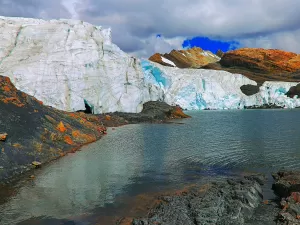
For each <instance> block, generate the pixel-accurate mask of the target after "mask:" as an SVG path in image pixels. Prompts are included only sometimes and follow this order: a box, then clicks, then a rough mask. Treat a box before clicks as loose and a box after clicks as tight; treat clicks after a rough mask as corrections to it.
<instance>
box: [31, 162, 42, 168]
mask: <svg viewBox="0 0 300 225" xmlns="http://www.w3.org/2000/svg"><path fill="white" fill-rule="evenodd" d="M31 164H32V165H33V166H35V168H39V167H41V165H42V163H41V162H38V161H33V162H32V163H31Z"/></svg>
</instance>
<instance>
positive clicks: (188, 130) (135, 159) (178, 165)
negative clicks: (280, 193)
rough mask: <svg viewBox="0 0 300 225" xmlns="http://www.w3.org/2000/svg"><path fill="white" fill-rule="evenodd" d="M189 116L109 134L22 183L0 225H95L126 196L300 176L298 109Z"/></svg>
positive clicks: (1, 208)
mask: <svg viewBox="0 0 300 225" xmlns="http://www.w3.org/2000/svg"><path fill="white" fill-rule="evenodd" d="M189 114H190V115H191V116H192V118H191V119H185V120H176V121H175V122H180V123H182V124H138V125H128V126H124V127H119V128H116V129H115V130H111V129H110V130H109V134H108V135H107V136H105V137H104V138H103V139H101V140H100V141H98V142H96V143H93V144H91V145H89V146H86V147H83V148H82V151H80V152H77V153H76V154H70V155H68V156H66V157H64V158H62V159H60V160H58V161H56V162H53V163H51V164H50V165H48V166H46V167H44V168H43V169H41V170H37V171H35V172H34V173H35V176H36V178H35V179H34V180H32V181H23V182H22V185H21V187H20V188H17V189H16V190H15V194H13V195H12V196H10V197H9V199H8V201H7V202H6V203H4V204H2V205H0V224H2V225H6V224H8V225H13V224H18V223H19V224H33V222H28V221H30V220H29V219H32V218H36V219H35V221H39V220H40V219H41V218H44V219H45V218H48V219H49V220H43V221H44V222H43V224H46V222H45V221H48V222H49V221H52V220H51V218H55V219H67V220H66V221H67V222H66V223H65V224H69V223H68V221H69V220H72V221H75V222H74V223H70V224H82V225H83V224H84V225H89V224H92V222H91V221H89V219H87V218H89V215H97V214H98V215H100V214H109V213H110V214H114V210H111V209H110V208H111V207H112V209H114V207H115V204H117V202H118V201H116V199H118V198H120V197H122V196H127V197H128V196H129V197H130V196H135V195H137V194H140V193H145V192H156V191H161V190H165V189H170V188H180V187H181V186H184V185H187V184H190V183H195V182H202V183H205V182H208V181H209V180H216V179H222V178H224V177H228V176H235V175H237V174H240V173H243V172H251V171H254V172H257V171H258V172H263V173H266V174H267V175H268V176H269V177H270V174H271V173H272V172H273V171H276V170H278V169H280V168H282V167H286V168H294V169H300V151H299V150H300V138H299V137H300V119H299V117H300V111H299V110H239V111H200V112H189ZM269 182H270V183H271V182H272V180H270V181H269ZM268 188H269V186H268ZM270 192H271V191H270ZM266 194H267V195H268V194H270V193H266ZM82 215H86V217H82ZM26 221H27V222H26ZM21 222H22V223H21ZM36 224H40V223H36ZM48 224H51V223H50V222H49V223H48ZM52 224H55V223H52Z"/></svg>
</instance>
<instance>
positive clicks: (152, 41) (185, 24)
mask: <svg viewBox="0 0 300 225" xmlns="http://www.w3.org/2000/svg"><path fill="white" fill-rule="evenodd" d="M66 1H77V4H76V7H75V10H76V13H77V15H76V17H77V18H80V19H82V20H85V21H87V22H90V23H93V24H96V25H102V26H110V27H112V32H113V33H112V37H113V41H114V42H115V43H116V44H117V45H119V46H120V48H121V49H123V50H124V51H127V52H132V53H134V54H138V55H140V56H149V55H151V54H152V53H154V52H155V51H158V52H164V51H170V50H171V49H172V48H180V47H181V42H180V41H182V40H184V39H185V38H191V37H194V36H206V37H210V38H212V39H218V40H237V41H239V42H240V43H241V45H242V46H249V47H266V46H268V47H269V48H281V49H284V50H291V49H292V50H293V51H296V52H300V46H299V45H298V44H297V43H298V41H297V40H298V37H299V36H298V35H300V32H299V30H300V14H299V13H298V9H299V8H300V1H295V0H284V1H283V0H264V1H262V0H252V1H249V0H189V1H187V0H164V1H161V0H151V1H150V0H51V1H50V0H0V14H1V15H5V16H26V17H43V18H58V17H64V18H70V17H71V15H70V12H71V14H73V13H72V11H74V8H73V9H72V10H70V8H68V9H69V10H67V9H66V8H65V7H64V6H66V4H62V3H63V2H66ZM73 17H74V16H73ZM156 34H162V35H163V37H164V38H161V39H156V38H155V35H156ZM291 43H293V44H291Z"/></svg>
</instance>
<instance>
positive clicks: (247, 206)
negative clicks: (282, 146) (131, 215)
mask: <svg viewBox="0 0 300 225" xmlns="http://www.w3.org/2000/svg"><path fill="white" fill-rule="evenodd" d="M263 182H264V178H263V177H262V176H249V177H244V178H242V179H230V180H227V181H225V182H218V183H211V184H208V185H205V186H193V187H191V188H188V189H187V190H183V191H180V192H178V193H176V194H174V195H170V196H161V197H159V198H158V200H157V204H156V205H155V206H154V207H153V208H151V209H150V210H149V212H148V215H147V216H146V217H145V218H138V219H133V221H132V225H150V224H151V225H152V224H165V225H171V224H176V225H195V224H245V223H246V222H247V221H248V220H249V219H251V218H252V216H253V213H254V211H255V208H256V207H258V205H259V204H260V203H261V202H262V200H263V196H262V189H261V185H262V184H263Z"/></svg>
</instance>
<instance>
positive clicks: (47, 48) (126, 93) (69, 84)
mask: <svg viewBox="0 0 300 225" xmlns="http://www.w3.org/2000/svg"><path fill="white" fill-rule="evenodd" d="M0 33H1V39H0V75H3V76H8V77H10V78H11V80H12V82H13V83H14V84H15V85H16V87H17V88H18V89H20V90H21V91H24V92H26V93H28V94H30V95H33V96H35V97H36V98H38V99H40V100H42V101H43V102H44V104H46V105H50V106H53V107H55V108H58V109H61V110H65V111H77V110H84V109H85V103H86V102H87V103H88V104H90V105H91V106H92V107H93V110H94V112H95V113H105V112H114V111H123V112H140V111H141V110H142V105H143V103H145V102H148V101H150V100H158V99H160V98H161V97H162V94H163V93H162V91H161V90H160V89H158V88H157V87H155V86H151V85H150V86H149V84H147V83H145V82H144V80H143V72H142V69H141V67H140V64H139V61H138V60H137V59H136V58H133V57H130V56H129V55H127V54H126V53H124V52H123V51H121V50H120V49H119V47H117V46H116V45H114V44H113V43H112V41H111V30H110V29H103V28H102V27H98V26H93V25H91V24H89V23H85V22H82V21H77V20H50V21H44V20H39V19H27V18H7V17H0ZM158 96H159V97H158Z"/></svg>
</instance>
